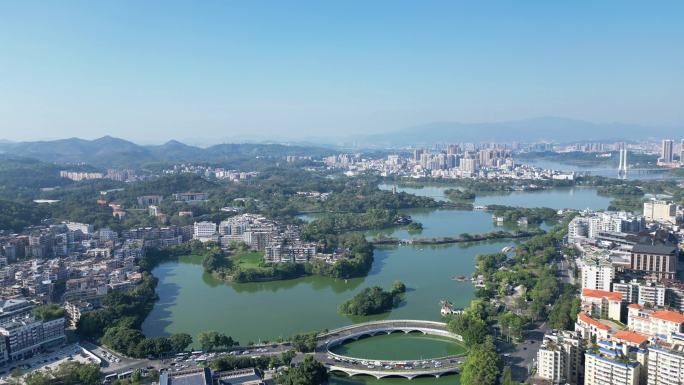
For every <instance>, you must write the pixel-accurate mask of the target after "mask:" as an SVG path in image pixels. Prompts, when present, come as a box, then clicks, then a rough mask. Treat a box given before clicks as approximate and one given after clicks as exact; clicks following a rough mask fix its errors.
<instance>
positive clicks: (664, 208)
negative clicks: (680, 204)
mask: <svg viewBox="0 0 684 385" xmlns="http://www.w3.org/2000/svg"><path fill="white" fill-rule="evenodd" d="M644 217H645V218H646V220H647V221H655V222H670V223H676V222H677V205H675V204H674V203H670V202H667V201H660V200H650V201H648V202H644Z"/></svg>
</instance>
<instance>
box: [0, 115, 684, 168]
mask: <svg viewBox="0 0 684 385" xmlns="http://www.w3.org/2000/svg"><path fill="white" fill-rule="evenodd" d="M681 137H684V131H683V130H681V129H675V128H663V127H646V126H639V125H634V124H620V123H609V124H598V123H591V122H587V121H583V120H575V119H566V118H557V117H542V118H534V119H525V120H514V121H506V122H494V123H456V122H437V123H430V124H424V125H420V126H415V127H410V128H406V129H402V130H397V131H393V132H388V133H383V134H373V135H365V136H354V137H348V138H347V139H346V140H344V141H340V140H339V139H338V140H335V139H330V141H334V142H338V144H339V145H342V146H347V147H348V146H351V147H353V148H356V149H373V148H375V149H382V148H390V147H398V146H416V145H433V144H435V143H449V142H450V143H459V142H473V143H480V142H498V143H506V142H521V143H530V142H538V141H543V140H546V141H552V142H561V143H568V142H577V141H588V140H643V139H648V138H652V139H662V138H673V139H680V138H681ZM313 140H314V139H313V138H307V142H298V143H297V144H291V145H290V144H271V143H268V144H254V143H242V144H236V143H232V144H216V145H213V146H210V147H206V148H202V147H195V146H190V145H187V144H184V143H181V142H179V141H176V140H171V141H168V142H166V143H164V144H162V145H139V144H136V143H133V142H130V141H127V140H124V139H120V138H114V137H111V136H104V137H102V138H99V139H94V140H85V139H79V138H70V139H59V140H50V141H35V142H8V141H4V140H0V154H4V155H6V156H7V155H9V156H20V157H25V158H34V159H38V160H42V161H45V162H51V163H87V164H90V165H94V166H99V167H109V166H112V167H124V166H139V165H141V164H149V163H156V162H212V163H225V162H231V161H235V160H242V161H244V160H245V159H250V158H252V159H253V158H254V157H257V156H259V157H268V156H273V157H283V156H286V155H299V156H322V155H329V154H334V153H338V152H341V151H345V150H344V149H343V148H341V147H336V146H333V145H329V144H324V142H321V144H312V143H313ZM317 141H318V140H317ZM342 142H346V143H342ZM347 151H348V150H347ZM380 151H383V150H380Z"/></svg>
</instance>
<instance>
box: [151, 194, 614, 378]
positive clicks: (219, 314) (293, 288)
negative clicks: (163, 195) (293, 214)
mask: <svg viewBox="0 0 684 385" xmlns="http://www.w3.org/2000/svg"><path fill="white" fill-rule="evenodd" d="M385 187H387V186H385ZM403 190H406V191H408V192H412V193H416V194H419V195H425V194H426V193H427V194H431V193H433V192H435V191H437V190H433V188H429V189H426V188H423V189H403ZM441 191H443V189H442V190H441ZM442 195H443V194H442ZM486 199H488V200H494V201H495V202H497V203H500V204H511V203H510V202H519V203H520V205H524V206H526V207H534V206H540V205H541V206H549V207H554V208H560V207H575V208H585V207H591V208H605V207H606V206H607V204H608V203H607V202H608V200H607V199H606V198H603V197H600V196H598V195H596V192H595V191H594V190H590V189H574V190H572V191H568V189H564V190H547V191H544V192H543V194H539V193H536V192H534V193H530V192H524V193H519V194H515V195H514V194H508V195H502V196H496V197H494V196H488V197H487V198H486ZM408 212H409V213H410V215H412V217H413V218H414V219H415V220H417V221H419V222H421V223H422V224H423V226H424V230H423V232H422V234H417V235H413V236H419V237H431V236H448V235H458V234H460V233H464V232H469V233H481V232H487V231H492V230H494V229H496V227H495V226H494V225H493V223H492V220H491V215H490V214H489V213H487V212H482V211H461V210H410V211H408ZM309 219H310V217H309ZM385 233H386V234H387V235H389V236H393V237H397V238H406V237H409V236H411V235H409V234H408V233H407V232H406V231H405V230H403V229H393V230H390V231H386V232H385ZM376 234H377V233H376ZM510 244H511V242H510V241H496V242H482V243H476V244H452V245H442V246H437V247H414V246H396V247H378V248H376V251H375V261H374V263H373V266H372V268H371V271H370V273H369V274H368V276H367V277H363V278H356V279H349V280H338V279H331V278H325V277H305V278H299V279H293V280H288V281H280V282H265V283H247V284H226V283H223V282H219V281H216V280H215V279H214V278H213V277H211V276H210V275H207V274H205V273H204V272H203V269H202V266H201V261H199V260H197V259H193V258H190V257H188V258H181V260H179V261H178V262H167V263H162V264H161V265H159V266H158V267H157V268H155V269H154V271H153V274H154V275H155V276H156V277H157V278H159V285H158V287H157V292H158V294H159V297H160V300H159V302H157V303H156V305H155V307H154V309H153V310H152V312H151V313H150V315H149V316H148V317H147V319H146V320H145V322H144V324H143V332H144V333H145V334H146V335H148V336H157V335H167V334H170V333H177V332H185V333H189V334H191V335H193V336H196V335H197V334H199V333H200V332H202V331H206V330H217V331H221V332H224V333H226V334H228V335H231V336H232V337H233V338H235V339H237V340H238V341H240V342H241V343H243V344H246V343H248V342H250V341H252V342H258V341H260V340H262V341H263V340H273V339H276V338H278V337H288V336H290V335H292V334H295V333H300V332H309V331H316V330H322V329H326V328H327V329H332V328H335V327H339V326H343V325H347V324H349V323H352V322H361V321H367V320H372V319H385V318H391V319H427V320H440V314H439V302H440V300H444V299H446V300H450V301H451V302H453V303H454V305H456V306H459V307H462V306H466V305H467V304H468V303H469V302H470V300H471V298H472V296H473V292H474V288H473V287H472V285H471V284H470V283H469V282H458V281H455V280H452V279H451V278H452V277H453V276H461V275H464V276H469V275H470V274H471V273H472V272H473V265H474V259H475V256H476V255H478V254H481V253H491V252H498V251H500V250H501V249H502V248H503V247H504V246H507V245H510ZM396 280H400V281H402V282H404V283H405V284H406V286H407V288H408V290H407V293H406V295H405V298H404V301H402V303H401V304H400V306H399V307H398V308H396V309H394V310H392V311H391V312H390V313H387V314H383V315H380V316H374V317H353V318H350V317H347V316H344V315H341V314H339V313H338V312H337V307H338V305H339V304H341V303H342V302H344V301H346V300H347V299H349V298H351V297H352V296H353V295H354V294H356V293H358V292H359V291H360V290H361V289H363V288H365V287H369V286H374V285H377V286H381V287H383V288H389V287H390V286H391V285H392V283H393V282H394V281H396ZM394 338H396V337H392V338H390V339H385V340H376V342H375V343H366V344H365V345H364V344H361V345H359V346H352V348H354V349H355V352H363V351H367V352H368V354H377V351H378V349H380V350H383V349H384V350H386V351H388V352H391V351H392V350H394V349H396V346H404V347H405V346H411V345H412V344H419V343H420V341H419V340H416V339H412V340H410V341H397V340H395V339H394ZM369 341H370V340H369ZM415 346H416V350H420V348H418V347H417V345H415ZM358 381H364V382H362V383H368V384H377V385H387V384H395V383H396V384H408V382H407V380H402V379H384V380H380V381H376V380H374V379H364V378H356V377H355V378H353V380H350V379H344V378H339V377H333V379H332V380H331V382H330V384H331V385H333V384H334V385H342V384H345V385H347V384H355V383H359V382H358ZM454 383H457V377H456V376H445V377H442V378H440V379H432V378H417V379H414V380H411V384H435V385H437V384H454Z"/></svg>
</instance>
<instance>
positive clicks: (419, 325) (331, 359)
mask: <svg viewBox="0 0 684 385" xmlns="http://www.w3.org/2000/svg"><path fill="white" fill-rule="evenodd" d="M393 332H404V333H411V332H421V333H423V334H428V335H435V336H440V337H446V338H450V339H453V340H455V341H458V342H462V341H463V338H462V337H461V336H459V335H458V334H454V333H451V332H450V331H449V330H448V329H447V325H446V324H445V323H443V322H435V321H420V320H387V321H372V322H365V323H359V324H354V325H350V326H345V327H342V328H339V329H334V330H330V331H328V332H326V333H321V334H319V335H318V337H317V338H318V345H317V347H316V352H315V357H316V360H318V361H319V362H321V363H322V364H323V365H325V366H326V368H328V371H330V372H334V371H337V372H342V373H345V374H346V375H348V376H350V377H351V376H354V375H357V374H365V375H369V376H373V377H375V378H377V379H380V378H383V377H389V376H397V377H404V378H408V379H412V378H415V377H418V376H435V377H440V376H442V375H443V374H447V373H457V372H458V371H459V368H460V365H461V363H462V362H463V358H462V356H460V355H454V356H447V357H440V358H434V359H428V360H402V361H395V360H369V359H363V358H357V357H350V356H344V355H340V354H336V353H333V352H332V351H331V348H334V347H335V346H339V345H341V344H343V343H345V342H346V341H349V340H358V339H359V338H361V337H363V336H375V335H378V334H390V333H393Z"/></svg>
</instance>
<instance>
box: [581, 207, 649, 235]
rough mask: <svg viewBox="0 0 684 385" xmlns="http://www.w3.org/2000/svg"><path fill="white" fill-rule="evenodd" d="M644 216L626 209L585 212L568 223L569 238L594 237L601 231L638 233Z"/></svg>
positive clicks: (641, 227)
mask: <svg viewBox="0 0 684 385" xmlns="http://www.w3.org/2000/svg"><path fill="white" fill-rule="evenodd" d="M643 227H644V218H643V217H641V216H636V215H633V214H630V213H627V212H625V211H606V212H593V211H587V212H583V213H582V215H580V216H576V217H575V218H573V219H572V221H570V223H569V224H568V240H569V241H570V242H577V241H580V240H582V239H594V238H596V237H597V236H598V235H599V233H624V232H630V233H636V232H639V231H641V230H642V229H643Z"/></svg>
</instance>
